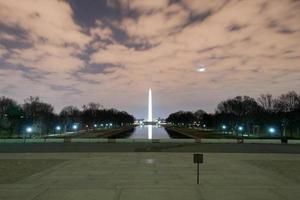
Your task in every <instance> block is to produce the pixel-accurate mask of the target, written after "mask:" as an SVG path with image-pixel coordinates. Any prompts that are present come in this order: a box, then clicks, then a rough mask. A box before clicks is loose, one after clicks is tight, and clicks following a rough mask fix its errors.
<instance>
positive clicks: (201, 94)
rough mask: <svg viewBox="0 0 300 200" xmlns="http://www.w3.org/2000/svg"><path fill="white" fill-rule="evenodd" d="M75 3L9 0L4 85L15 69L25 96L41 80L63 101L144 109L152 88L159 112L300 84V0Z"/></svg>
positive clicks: (3, 5)
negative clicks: (200, 67)
mask: <svg viewBox="0 0 300 200" xmlns="http://www.w3.org/2000/svg"><path fill="white" fill-rule="evenodd" d="M69 2H70V4H71V5H72V7H71V6H70V4H69V3H68V1H30V0H28V1H1V0H0V29H1V30H3V32H1V34H0V42H1V44H2V45H1V46H0V56H1V62H0V68H2V70H0V75H1V84H4V85H9V84H11V82H10V81H9V79H8V78H3V77H9V73H11V75H10V76H13V81H17V82H22V86H20V85H17V84H13V86H14V87H12V89H11V92H12V93H13V94H15V95H16V96H17V97H20V95H25V96H26V94H27V93H26V94H24V93H25V92H24V91H26V89H25V87H26V88H34V89H33V90H34V93H35V94H40V95H42V96H43V97H45V98H47V99H49V100H51V102H54V103H55V104H56V105H57V107H59V108H60V107H62V105H64V104H68V103H71V104H72V103H74V102H75V104H77V105H78V106H79V105H80V104H83V103H86V102H89V101H101V103H102V104H104V105H106V106H108V107H109V106H111V107H113V106H115V107H118V108H121V109H123V110H128V111H130V112H133V113H134V114H136V115H137V117H143V111H141V108H144V107H145V108H146V106H147V105H146V103H147V89H148V88H149V87H151V88H152V89H153V91H154V93H153V95H154V104H155V106H154V107H155V108H160V109H154V112H156V115H157V116H159V115H162V116H165V115H166V114H167V113H168V112H172V111H175V110H179V109H186V110H188V109H190V110H196V109H199V108H203V109H206V110H208V111H213V110H214V108H215V107H216V103H217V102H218V101H220V100H223V99H225V98H228V97H232V96H234V95H243V94H247V95H253V96H258V95H259V94H260V93H262V92H270V93H274V95H277V94H280V93H283V92H285V91H288V90H293V89H295V90H296V89H297V88H299V87H300V85H299V84H300V83H298V82H299V81H297V80H299V77H300V72H299V68H300V66H299V61H300V57H299V52H300V39H299V38H300V24H299V21H300V14H299V13H300V3H299V1H260V0H253V1H238V0H233V1H227V0H223V1H222V0H220V1H211V0H203V1H202V0H201V1H195V0H175V1H169V0H168V1H167V0H157V1H139V0H109V1H107V4H106V5H107V6H108V7H105V6H104V4H103V3H102V4H100V3H99V4H91V5H90V6H93V9H90V12H91V13H88V14H86V15H84V13H85V9H87V8H89V5H88V4H87V3H85V4H84V5H85V6H84V7H82V5H83V3H82V2H81V3H80V5H81V6H78V5H77V4H76V1H72V0H70V1H69ZM80 8H82V10H80ZM108 11H109V12H108ZM75 12H77V13H75ZM99 13H100V14H99ZM4 19H5V20H4ZM79 22H80V23H79ZM85 23H86V24H85ZM79 24H80V25H79ZM199 65H204V66H205V67H206V72H205V73H198V72H197V70H196V69H197V66H199ZM12 74H13V75H12ZM36 82H38V83H39V85H37V84H36ZM3 88H4V87H3ZM22 89H23V90H22ZM3 91H6V92H5V93H8V91H7V88H6V90H5V88H4V89H3ZM45 91H47V92H45ZM90 91H93V92H92V93H91V92H90ZM111 91H113V93H112V92H111ZM18 92H19V93H18ZM78 93H79V94H80V97H79V96H78V95H76V94H78ZM66 94H68V98H66ZM51 95H52V96H54V95H55V96H56V97H57V98H56V99H54V98H53V97H52V96H51Z"/></svg>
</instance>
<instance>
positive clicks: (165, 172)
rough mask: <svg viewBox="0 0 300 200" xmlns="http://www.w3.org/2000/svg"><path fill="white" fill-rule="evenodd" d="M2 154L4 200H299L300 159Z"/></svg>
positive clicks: (1, 194) (283, 156)
mask: <svg viewBox="0 0 300 200" xmlns="http://www.w3.org/2000/svg"><path fill="white" fill-rule="evenodd" d="M192 155H193V154H192V153H144V152H143V153H1V154H0V170H1V171H2V172H0V175H1V177H0V199H1V200H2V199H3V200H13V199H16V200H46V199H55V200H59V199H63V200H69V199H72V200H77V199H80V200H81V199H82V200H89V199H97V200H98V199H103V200H119V199H120V200H135V199H137V200H138V199H143V200H150V199H151V200H152V199H153V200H169V199H170V200H196V199H197V200H201V199H225V200H226V199H228V200H233V199H238V200H243V199H249V200H250V199H251V200H253V199H262V200H266V199H272V200H277V199H295V200H296V199H300V155H299V154H247V153H244V154H239V153H228V154H227V153H205V154H204V163H203V164H201V165H200V184H199V185H197V184H196V169H197V168H196V165H195V164H193V160H192V158H193V157H192Z"/></svg>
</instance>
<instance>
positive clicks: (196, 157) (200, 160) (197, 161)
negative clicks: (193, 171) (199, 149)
mask: <svg viewBox="0 0 300 200" xmlns="http://www.w3.org/2000/svg"><path fill="white" fill-rule="evenodd" d="M194 163H195V164H197V184H199V164H200V163H203V154H194Z"/></svg>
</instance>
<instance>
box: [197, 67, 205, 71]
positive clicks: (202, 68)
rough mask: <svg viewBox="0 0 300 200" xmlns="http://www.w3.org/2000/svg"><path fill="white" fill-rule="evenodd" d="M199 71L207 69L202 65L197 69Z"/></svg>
mask: <svg viewBox="0 0 300 200" xmlns="http://www.w3.org/2000/svg"><path fill="white" fill-rule="evenodd" d="M197 71H198V72H205V71H206V68H205V67H200V68H198V69H197Z"/></svg>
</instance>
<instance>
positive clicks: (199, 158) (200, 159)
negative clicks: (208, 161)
mask: <svg viewBox="0 0 300 200" xmlns="http://www.w3.org/2000/svg"><path fill="white" fill-rule="evenodd" d="M194 163H203V154H194Z"/></svg>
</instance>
